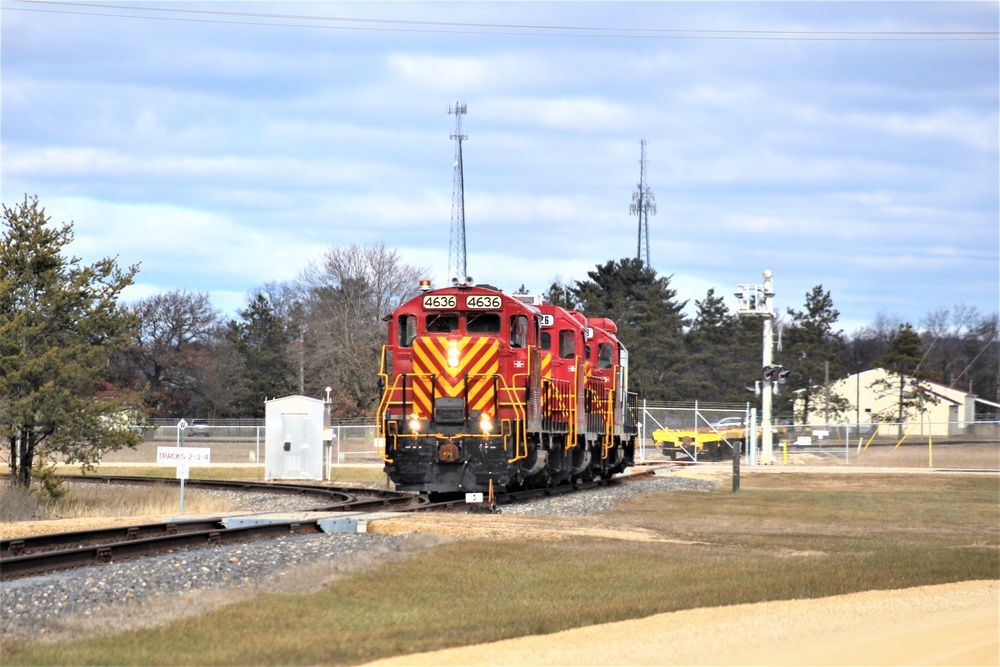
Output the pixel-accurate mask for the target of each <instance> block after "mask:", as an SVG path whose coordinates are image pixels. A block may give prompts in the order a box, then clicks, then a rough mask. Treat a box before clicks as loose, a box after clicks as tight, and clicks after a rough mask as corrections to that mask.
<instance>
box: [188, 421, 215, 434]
mask: <svg viewBox="0 0 1000 667" xmlns="http://www.w3.org/2000/svg"><path fill="white" fill-rule="evenodd" d="M184 433H185V435H187V436H188V437H189V438H194V437H196V436H199V435H200V436H202V437H205V438H207V437H208V436H210V435H211V434H212V430H211V428H209V426H208V420H207V419H192V420H191V423H190V424H189V425H188V427H187V428H186V429H184Z"/></svg>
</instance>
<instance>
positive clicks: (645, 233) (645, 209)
mask: <svg viewBox="0 0 1000 667" xmlns="http://www.w3.org/2000/svg"><path fill="white" fill-rule="evenodd" d="M639 146H640V157H639V185H638V187H637V188H636V191H635V192H633V193H632V205H631V206H630V207H629V213H631V214H632V215H638V216H639V242H638V244H637V246H636V254H635V258H636V259H638V260H639V261H641V262H645V264H646V266H649V265H650V264H649V216H650V215H656V199H655V198H654V197H653V191H652V190H650V189H649V186H648V185H646V140H645V139H643V140H642V141H640V142H639Z"/></svg>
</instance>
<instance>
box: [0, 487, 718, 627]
mask: <svg viewBox="0 0 1000 667" xmlns="http://www.w3.org/2000/svg"><path fill="white" fill-rule="evenodd" d="M714 485H715V483H714V482H706V481H699V480H693V479H686V478H681V477H671V476H656V477H652V478H649V479H645V480H641V481H636V482H629V483H624V484H617V485H614V486H610V487H604V488H600V489H596V490H592V491H587V492H581V493H570V494H564V495H558V496H552V497H547V498H539V499H535V500H529V501H526V502H523V503H518V504H517V505H506V506H503V507H502V508H501V511H502V512H503V513H505V514H523V515H554V516H570V517H572V516H588V515H592V514H594V513H596V512H601V511H604V510H608V509H610V508H611V507H612V506H614V505H615V504H617V503H621V502H624V501H625V500H627V499H628V498H631V497H632V496H634V495H635V494H637V493H640V492H662V491H671V490H707V489H708V488H711V487H712V486H714ZM213 493H223V494H234V493H238V494H239V495H240V499H239V500H240V503H239V506H240V509H241V511H246V512H248V513H256V512H264V511H271V512H274V511H295V510H301V509H304V508H306V507H309V506H310V503H311V504H312V505H313V506H315V505H316V504H317V503H315V502H314V501H313V500H310V499H303V498H296V497H284V496H273V495H269V494H255V493H249V494H248V493H241V492H235V491H218V492H213ZM407 540H408V538H407V536H405V535H383V534H375V533H362V534H347V533H331V534H320V535H288V536H286V537H283V538H281V539H276V540H260V541H257V542H250V543H244V544H230V545H221V546H216V547H205V548H196V549H186V550H183V551H179V552H176V553H172V554H167V555H161V556H154V557H150V558H142V559H136V560H128V561H123V562H118V563H111V564H108V565H104V566H99V567H85V568H79V569H75V570H68V571H65V572H60V573H57V574H53V575H44V576H34V577H26V578H24V579H18V580H14V581H8V582H4V583H3V586H2V590H0V639H3V640H4V641H7V640H13V639H27V638H31V639H38V638H40V637H45V636H47V634H51V633H53V632H54V631H57V630H58V629H59V628H60V627H61V625H62V623H63V621H64V620H65V619H67V618H69V617H76V618H79V617H81V616H83V617H92V618H95V619H96V618H99V617H101V616H102V615H107V614H108V613H109V612H110V611H116V613H120V612H121V611H122V608H125V609H126V610H127V608H128V607H130V606H132V605H136V604H139V603H144V602H151V601H153V602H155V601H156V600H157V599H158V598H165V597H169V596H177V595H184V594H199V593H201V592H204V591H208V590H211V589H234V588H235V589H247V588H250V589H252V588H255V587H260V586H263V585H266V584H267V582H269V581H273V580H274V578H275V577H276V576H279V573H281V572H283V571H287V570H289V568H292V567H293V566H301V565H307V564H313V563H326V564H337V563H341V562H343V563H358V562H374V561H376V560H379V559H380V558H381V554H387V553H393V552H400V551H403V550H405V549H406V548H407V547H406V543H407Z"/></svg>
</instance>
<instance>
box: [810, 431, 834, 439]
mask: <svg viewBox="0 0 1000 667" xmlns="http://www.w3.org/2000/svg"><path fill="white" fill-rule="evenodd" d="M813 435H815V436H816V437H817V438H819V439H820V440H822V439H823V438H825V437H826V436H828V435H830V432H829V431H821V430H819V429H817V430H815V431H813Z"/></svg>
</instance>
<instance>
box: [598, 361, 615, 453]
mask: <svg viewBox="0 0 1000 667" xmlns="http://www.w3.org/2000/svg"><path fill="white" fill-rule="evenodd" d="M617 369H618V367H617V366H615V367H614V369H613V370H614V371H615V372H613V373H612V374H611V388H610V389H609V390H608V392H607V394H606V395H605V397H604V403H605V406H604V407H605V410H604V442H603V446H602V447H601V459H602V460H606V459H607V458H608V455H609V453H610V452H611V447H612V446H613V445H614V441H615V379H616V378H617V377H618V373H617Z"/></svg>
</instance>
